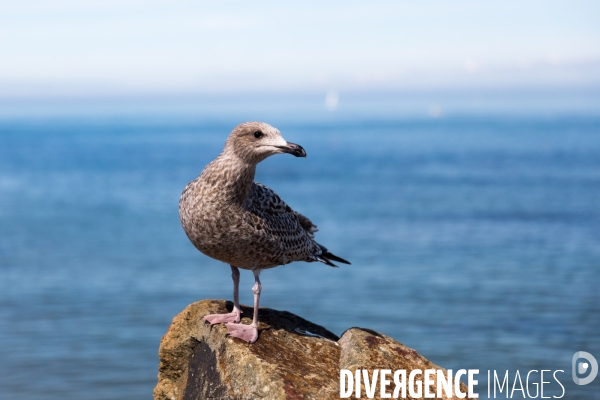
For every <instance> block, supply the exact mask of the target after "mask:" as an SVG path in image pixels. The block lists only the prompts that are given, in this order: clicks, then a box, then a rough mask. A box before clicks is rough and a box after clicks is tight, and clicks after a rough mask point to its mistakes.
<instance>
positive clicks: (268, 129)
mask: <svg viewBox="0 0 600 400" xmlns="http://www.w3.org/2000/svg"><path fill="white" fill-rule="evenodd" d="M225 151H226V152H232V153H234V154H235V155H236V156H238V157H239V158H241V159H242V160H244V161H245V162H248V163H251V164H258V163H259V162H261V161H263V160H264V159H265V158H267V157H269V156H272V155H273V154H278V153H289V154H292V155H294V156H296V157H306V151H304V149H303V148H302V147H301V146H299V145H297V144H294V143H290V142H287V141H286V140H285V139H284V138H283V137H282V136H281V133H279V130H278V129H276V128H274V127H272V126H271V125H269V124H265V123H264V122H244V123H243V124H240V125H238V126H236V127H235V128H234V129H233V131H231V133H230V134H229V137H228V138H227V142H226V143H225Z"/></svg>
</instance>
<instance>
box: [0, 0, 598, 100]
mask: <svg viewBox="0 0 600 400" xmlns="http://www.w3.org/2000/svg"><path fill="white" fill-rule="evenodd" d="M0 7H1V9H2V12H1V13H0V97H4V98H7V97H8V98H10V97H13V96H14V97H35V96H48V95H50V96H52V95H98V94H99V95H105V94H193V93H237V92H303V91H323V92H329V93H333V95H332V96H333V97H331V99H330V100H331V101H332V102H333V103H332V104H334V103H335V93H337V91H376V90H392V91H393V90H438V89H442V90H445V89H497V88H548V87H551V88H600V2H598V1H580V0H570V1H553V0H545V1H540V0H531V1H524V0H519V1H513V0H504V1H496V2H482V1H470V0H465V1H461V0H459V1H433V0H422V1H416V0H415V1H369V2H366V1H363V2H359V1H343V2H342V1H329V2H326V3H325V2H305V1H303V2H299V1H287V2H281V1H253V2H248V1H203V0H195V1H187V0H182V1H160V0H145V1H135V0H90V1H81V0H55V1H45V0H36V1H32V0H20V1H5V0H2V1H0Z"/></svg>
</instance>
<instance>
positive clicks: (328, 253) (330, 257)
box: [322, 251, 351, 265]
mask: <svg viewBox="0 0 600 400" xmlns="http://www.w3.org/2000/svg"><path fill="white" fill-rule="evenodd" d="M322 256H323V257H325V258H327V259H329V260H333V261H337V262H341V263H344V264H348V265H351V264H350V261H346V260H344V259H343V258H341V257H338V256H336V255H335V254H331V253H330V252H328V251H325V252H324V253H323V254H322Z"/></svg>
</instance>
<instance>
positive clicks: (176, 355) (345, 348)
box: [154, 300, 467, 400]
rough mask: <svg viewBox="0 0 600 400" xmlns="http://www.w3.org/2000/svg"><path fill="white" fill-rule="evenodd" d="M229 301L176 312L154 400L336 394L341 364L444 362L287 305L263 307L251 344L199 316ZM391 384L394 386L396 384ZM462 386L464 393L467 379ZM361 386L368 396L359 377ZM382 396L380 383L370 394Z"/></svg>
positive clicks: (226, 307) (248, 312)
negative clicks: (339, 329) (334, 326)
mask: <svg viewBox="0 0 600 400" xmlns="http://www.w3.org/2000/svg"><path fill="white" fill-rule="evenodd" d="M232 306H233V305H232V303H231V302H225V301H222V300H219V301H218V300H203V301H200V302H197V303H193V304H191V305H189V306H188V307H187V308H186V309H185V310H183V311H182V312H181V313H180V314H179V315H177V316H176V317H175V318H174V319H173V323H172V324H171V326H170V328H169V330H168V332H167V333H166V335H165V336H164V337H163V338H162V340H161V343H160V350H159V357H160V366H159V374H158V384H157V385H156V387H155V388H154V398H155V399H156V400H184V399H185V400H195V399H260V398H264V399H339V398H340V369H348V370H350V371H352V372H354V371H355V370H356V369H368V370H369V371H371V373H372V371H373V370H374V369H390V370H392V371H395V370H398V369H405V370H406V371H407V376H408V374H410V371H412V370H413V369H421V370H425V369H442V368H441V367H438V366H437V365H434V364H433V363H431V362H430V361H428V360H427V359H425V358H424V357H422V356H420V355H419V354H418V353H417V352H416V351H415V350H413V349H410V348H408V347H406V346H404V345H402V344H401V343H398V342H397V341H395V340H394V339H392V338H390V337H388V336H385V335H383V334H380V333H377V332H374V331H371V330H368V329H361V328H351V329H348V330H347V331H346V332H344V334H343V335H342V337H341V338H338V337H337V336H336V335H334V334H333V333H331V332H329V331H328V330H326V329H325V328H323V327H321V326H318V325H315V324H313V323H311V322H309V321H306V320H305V319H302V318H300V317H298V316H296V315H294V314H291V313H289V312H286V311H277V310H272V309H269V308H261V310H260V314H259V321H260V322H259V331H260V336H259V339H258V341H257V342H256V343H254V344H248V343H245V342H243V341H240V340H238V339H235V338H230V337H227V328H226V327H225V326H224V325H223V324H218V325H213V326H207V325H205V324H204V321H202V317H203V316H204V315H206V314H213V313H226V312H229V311H231V309H232ZM242 311H243V313H244V314H243V315H245V316H252V309H251V308H250V307H244V306H242ZM242 322H243V323H246V324H249V323H250V319H249V318H247V317H244V318H243V319H242ZM442 370H443V369H442ZM388 379H392V377H391V376H389V375H388ZM361 383H362V382H361ZM388 387H389V389H388V393H392V392H393V388H394V384H393V383H392V384H391V385H390V386H388ZM461 388H462V391H463V392H465V393H466V392H467V387H466V385H464V384H461ZM434 392H435V390H434ZM361 393H362V396H361V398H367V396H366V392H365V388H364V383H362V388H361ZM379 395H380V392H379V385H377V390H376V391H375V398H380V397H379ZM352 398H354V397H352ZM408 398H411V397H408ZM444 398H445V397H444Z"/></svg>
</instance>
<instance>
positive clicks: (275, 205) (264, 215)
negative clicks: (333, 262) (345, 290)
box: [246, 182, 322, 263]
mask: <svg viewBox="0 0 600 400" xmlns="http://www.w3.org/2000/svg"><path fill="white" fill-rule="evenodd" d="M251 191H252V192H251V194H250V197H249V199H248V203H247V204H246V209H247V210H248V211H249V212H250V213H251V214H253V216H254V217H253V218H256V219H257V220H255V221H254V222H253V225H255V226H256V228H257V229H255V232H257V234H259V235H261V236H266V237H268V238H269V241H272V240H276V241H277V242H278V243H279V246H280V249H281V252H282V256H283V260H282V263H288V262H292V261H301V260H305V261H309V260H312V259H313V257H314V255H315V254H321V252H322V250H321V248H320V247H319V245H318V244H317V243H316V242H315V241H314V240H313V237H314V232H315V231H316V228H317V227H316V226H315V225H314V224H313V223H312V222H311V221H310V220H309V219H308V218H306V217H304V216H303V215H301V214H299V213H297V212H295V211H294V210H292V209H291V208H290V206H288V205H287V204H286V203H285V202H284V201H283V200H281V198H280V197H279V196H278V195H277V194H276V193H275V192H274V191H273V190H271V189H269V188H268V187H266V186H265V185H262V184H260V183H256V182H254V183H253V184H252V188H251Z"/></svg>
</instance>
